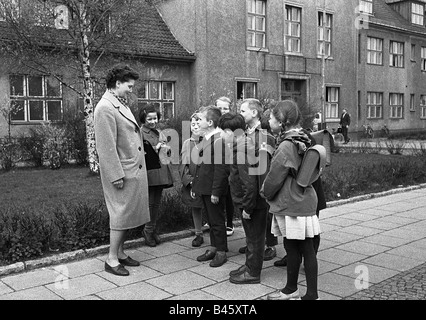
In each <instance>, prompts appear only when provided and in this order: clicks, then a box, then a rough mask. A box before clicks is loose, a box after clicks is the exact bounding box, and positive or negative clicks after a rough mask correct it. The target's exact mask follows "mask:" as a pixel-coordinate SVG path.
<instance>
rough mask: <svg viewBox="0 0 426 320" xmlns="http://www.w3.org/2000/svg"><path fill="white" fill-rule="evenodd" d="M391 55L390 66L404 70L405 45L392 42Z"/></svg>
mask: <svg viewBox="0 0 426 320" xmlns="http://www.w3.org/2000/svg"><path fill="white" fill-rule="evenodd" d="M389 53H390V57H389V65H390V66H391V67H397V68H404V43H403V42H397V41H391V42H390V46H389Z"/></svg>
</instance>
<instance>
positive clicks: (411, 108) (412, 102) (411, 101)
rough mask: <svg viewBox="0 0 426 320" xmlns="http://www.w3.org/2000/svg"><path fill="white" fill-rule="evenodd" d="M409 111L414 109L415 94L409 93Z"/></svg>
mask: <svg viewBox="0 0 426 320" xmlns="http://www.w3.org/2000/svg"><path fill="white" fill-rule="evenodd" d="M410 111H416V96H415V95H414V94H410Z"/></svg>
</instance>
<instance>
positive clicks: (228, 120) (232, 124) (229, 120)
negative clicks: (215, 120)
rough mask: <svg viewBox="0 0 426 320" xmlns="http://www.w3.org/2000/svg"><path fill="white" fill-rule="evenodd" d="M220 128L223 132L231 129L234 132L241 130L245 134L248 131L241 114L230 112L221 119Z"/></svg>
mask: <svg viewBox="0 0 426 320" xmlns="http://www.w3.org/2000/svg"><path fill="white" fill-rule="evenodd" d="M219 128H221V129H222V130H225V129H230V130H231V131H233V132H235V131H236V130H238V129H241V130H242V131H243V132H244V130H245V129H246V122H245V120H244V117H243V116H242V115H241V114H239V113H238V114H236V113H231V112H229V113H225V114H224V115H223V116H221V117H220V119H219Z"/></svg>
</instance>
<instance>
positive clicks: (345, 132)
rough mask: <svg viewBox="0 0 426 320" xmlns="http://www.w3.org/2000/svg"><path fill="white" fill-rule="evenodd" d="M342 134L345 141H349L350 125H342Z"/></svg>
mask: <svg viewBox="0 0 426 320" xmlns="http://www.w3.org/2000/svg"><path fill="white" fill-rule="evenodd" d="M342 135H343V138H345V142H348V141H349V137H348V127H347V126H342Z"/></svg>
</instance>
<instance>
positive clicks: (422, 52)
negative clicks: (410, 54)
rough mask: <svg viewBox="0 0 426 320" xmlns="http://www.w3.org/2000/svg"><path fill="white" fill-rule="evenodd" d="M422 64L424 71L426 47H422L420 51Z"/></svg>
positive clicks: (425, 68)
mask: <svg viewBox="0 0 426 320" xmlns="http://www.w3.org/2000/svg"><path fill="white" fill-rule="evenodd" d="M420 55H421V59H422V64H421V66H420V68H421V70H422V71H426V47H422V50H421V52H420Z"/></svg>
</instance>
